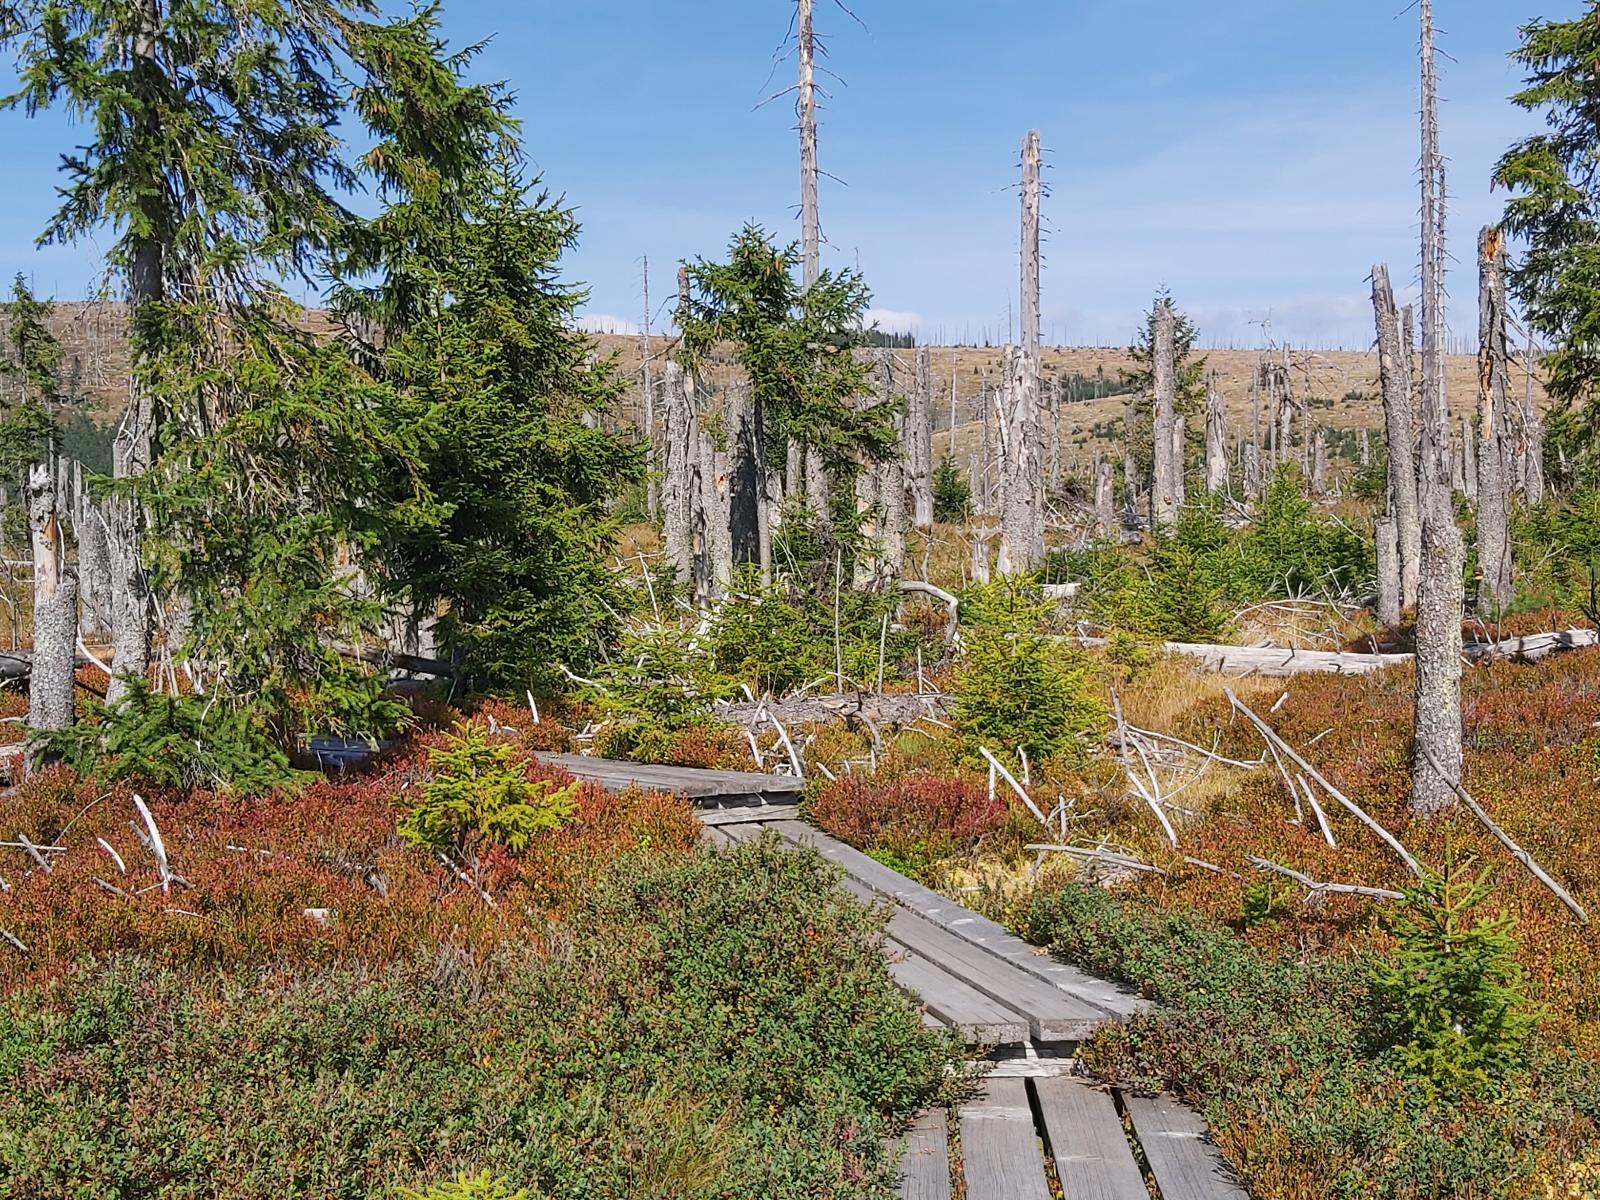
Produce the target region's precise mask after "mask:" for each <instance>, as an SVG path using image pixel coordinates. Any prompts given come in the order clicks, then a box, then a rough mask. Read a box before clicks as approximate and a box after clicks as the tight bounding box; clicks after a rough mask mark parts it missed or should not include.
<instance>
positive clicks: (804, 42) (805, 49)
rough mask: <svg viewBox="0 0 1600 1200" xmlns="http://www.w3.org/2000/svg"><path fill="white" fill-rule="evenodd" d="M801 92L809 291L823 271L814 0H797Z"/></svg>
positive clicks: (799, 107)
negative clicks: (818, 175) (818, 212)
mask: <svg viewBox="0 0 1600 1200" xmlns="http://www.w3.org/2000/svg"><path fill="white" fill-rule="evenodd" d="M796 2H797V4H798V10H797V13H796V17H797V27H796V35H797V40H798V42H799V57H800V91H799V95H798V96H797V97H796V100H795V107H796V109H797V110H798V116H799V118H800V240H801V244H802V255H803V257H804V272H805V275H804V282H805V286H806V288H807V289H808V290H809V289H810V287H811V285H812V284H814V283H815V282H816V281H817V275H818V274H819V273H820V272H821V270H822V222H821V220H820V219H819V217H818V215H817V86H816V48H817V39H816V30H815V28H814V26H813V24H812V0H796Z"/></svg>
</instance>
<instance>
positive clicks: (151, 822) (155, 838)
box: [133, 792, 172, 892]
mask: <svg viewBox="0 0 1600 1200" xmlns="http://www.w3.org/2000/svg"><path fill="white" fill-rule="evenodd" d="M133 806H134V808H136V809H138V810H139V818H140V819H141V820H142V821H143V822H144V826H145V829H146V830H147V831H148V841H147V842H146V845H148V846H149V847H150V853H151V854H152V855H154V856H155V860H156V867H157V869H158V870H160V872H161V890H162V891H163V892H166V891H170V890H171V887H170V885H171V883H172V868H171V866H170V865H169V864H168V862H167V844H166V843H165V842H163V841H162V840H161V830H160V829H158V828H156V819H155V817H153V816H151V815H150V806H149V805H147V804H146V803H145V802H144V797H142V796H141V795H139V793H138V792H135V793H134V794H133Z"/></svg>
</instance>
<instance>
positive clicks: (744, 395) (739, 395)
mask: <svg viewBox="0 0 1600 1200" xmlns="http://www.w3.org/2000/svg"><path fill="white" fill-rule="evenodd" d="M759 428H760V426H759V414H758V413H757V412H756V410H755V404H754V401H753V398H752V396H751V391H750V387H749V385H748V384H745V383H742V382H740V383H733V384H730V385H729V387H728V391H727V431H728V454H727V458H728V469H727V480H728V482H727V491H728V520H727V526H728V538H729V552H730V554H731V555H732V561H733V564H734V565H735V566H741V567H742V566H749V565H751V564H758V563H760V562H761V524H762V515H761V507H762V505H763V504H764V503H765V502H766V472H765V471H764V470H762V467H761V436H760V432H759Z"/></svg>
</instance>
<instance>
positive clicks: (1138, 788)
mask: <svg viewBox="0 0 1600 1200" xmlns="http://www.w3.org/2000/svg"><path fill="white" fill-rule="evenodd" d="M1111 711H1112V714H1113V715H1114V716H1115V717H1116V720H1117V745H1118V747H1119V748H1120V750H1121V752H1122V772H1123V774H1124V775H1126V776H1127V777H1128V782H1129V783H1130V784H1132V785H1133V790H1134V791H1135V792H1136V793H1137V794H1138V795H1139V797H1140V799H1142V800H1143V801H1144V802H1145V803H1146V804H1148V805H1149V806H1150V811H1151V812H1153V813H1155V815H1156V820H1158V821H1160V822H1161V828H1162V829H1163V830H1164V831H1165V832H1166V835H1167V840H1168V841H1169V842H1171V843H1172V844H1173V845H1174V846H1176V845H1177V844H1178V831H1177V830H1176V829H1174V828H1173V827H1172V822H1171V821H1170V820H1169V819H1168V818H1167V814H1166V813H1165V812H1163V811H1162V808H1161V802H1160V800H1159V799H1158V798H1157V797H1155V796H1153V795H1151V794H1150V793H1149V792H1148V791H1146V790H1145V786H1144V784H1142V783H1140V782H1139V777H1138V776H1137V775H1136V774H1135V773H1134V770H1133V762H1132V760H1131V759H1130V758H1129V757H1128V723H1127V722H1126V721H1124V720H1123V719H1122V698H1121V697H1120V696H1118V695H1117V692H1116V689H1115V688H1113V689H1112V690H1111Z"/></svg>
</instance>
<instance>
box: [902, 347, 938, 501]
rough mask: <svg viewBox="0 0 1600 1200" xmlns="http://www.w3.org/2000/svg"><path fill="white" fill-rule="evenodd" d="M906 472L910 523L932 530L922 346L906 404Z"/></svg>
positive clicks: (926, 370) (928, 388) (927, 387)
mask: <svg viewBox="0 0 1600 1200" xmlns="http://www.w3.org/2000/svg"><path fill="white" fill-rule="evenodd" d="M905 420H906V473H907V475H908V476H909V477H910V482H911V510H912V523H913V524H914V525H916V527H917V528H918V529H922V530H930V529H932V528H933V364H932V362H931V360H930V357H929V354H928V348H927V347H926V346H923V347H920V348H919V349H918V350H917V378H916V382H915V384H914V385H913V387H912V391H911V397H910V400H909V401H908V403H907V405H906V418H905Z"/></svg>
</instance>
